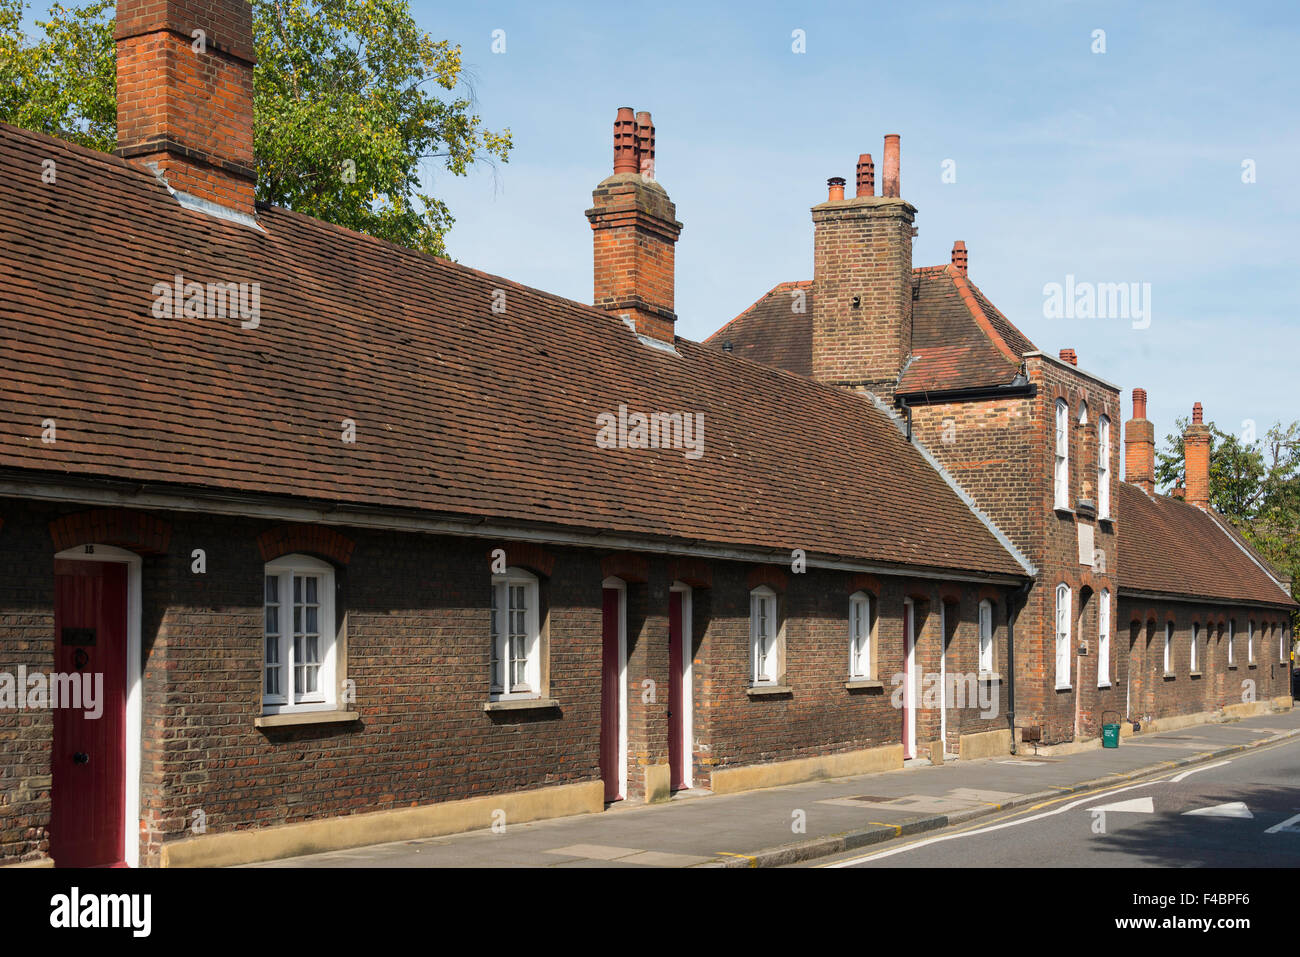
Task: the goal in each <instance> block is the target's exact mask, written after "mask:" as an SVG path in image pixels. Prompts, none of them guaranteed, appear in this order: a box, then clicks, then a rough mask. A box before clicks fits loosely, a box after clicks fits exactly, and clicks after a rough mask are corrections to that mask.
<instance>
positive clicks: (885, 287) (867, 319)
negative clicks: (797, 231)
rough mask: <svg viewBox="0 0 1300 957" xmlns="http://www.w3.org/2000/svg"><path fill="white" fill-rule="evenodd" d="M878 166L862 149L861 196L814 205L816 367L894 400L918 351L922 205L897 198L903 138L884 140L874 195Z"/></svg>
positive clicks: (820, 375) (824, 378)
mask: <svg viewBox="0 0 1300 957" xmlns="http://www.w3.org/2000/svg"><path fill="white" fill-rule="evenodd" d="M874 169H875V168H874V166H873V165H872V163H871V156H870V154H867V153H863V154H862V155H860V156H859V157H858V165H857V184H856V185H857V189H856V193H857V195H855V196H853V197H852V198H838V197H837V196H836V195H835V194H834V193H832V197H831V198H830V199H828V200H827V201H826V202H824V203H821V204H820V205H817V206H814V207H813V209H812V218H813V285H812V301H813V302H814V303H815V304H816V308H815V309H813V310H812V323H813V328H812V340H813V341H812V352H813V355H812V368H813V378H814V379H817V380H819V381H821V382H827V383H831V384H833V385H839V386H843V387H846V388H850V389H866V390H869V391H871V392H874V393H875V394H876V395H877V396H878V397H880V398H881V399H882V400H884V401H886V402H889V401H892V400H893V397H894V389H895V387H896V386H897V384H898V375H899V373H900V371H901V370H902V368H903V363H905V362H906V361H907V357H908V355H909V354H910V353H911V351H912V223H913V220H914V218H915V216H916V207H914V206H912V205H911V204H910V203H907V202H905V201H903V200H902V199H901V198H899V196H898V137H897V136H889V137H886V138H885V168H884V176H885V178H884V191H883V194H882V195H880V196H876V195H874V194H875V172H874ZM891 170H892V172H891ZM890 190H892V191H893V192H892V194H891V193H890Z"/></svg>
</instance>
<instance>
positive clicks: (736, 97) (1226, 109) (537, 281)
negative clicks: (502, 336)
mask: <svg viewBox="0 0 1300 957" xmlns="http://www.w3.org/2000/svg"><path fill="white" fill-rule="evenodd" d="M412 6H413V11H414V14H415V17H416V19H417V21H418V22H419V23H420V25H421V26H422V27H424V28H425V29H426V30H428V31H429V32H430V33H432V34H433V35H434V36H435V37H437V38H441V39H448V40H451V41H453V42H457V43H459V44H461V46H462V47H463V50H464V60H465V63H466V65H467V67H468V68H469V72H470V74H471V75H472V79H473V89H474V93H475V96H476V98H477V102H478V112H479V113H480V114H481V116H482V117H483V120H484V122H485V123H486V125H488V126H489V127H490V128H500V127H505V126H509V127H510V128H511V130H512V131H513V134H514V142H515V149H514V152H513V155H512V156H511V158H510V161H509V163H507V164H499V165H496V166H495V167H492V166H486V165H484V166H480V167H478V168H476V169H475V170H473V171H472V172H471V174H470V175H469V176H468V177H464V178H458V177H454V176H451V175H450V174H446V173H440V172H439V171H438V170H437V169H436V167H435V166H433V165H430V166H429V168H428V171H427V179H428V185H429V187H430V188H431V190H432V192H433V193H434V194H435V195H438V196H440V197H442V198H444V199H446V200H447V201H448V202H449V203H450V205H451V208H452V211H453V212H454V214H455V216H456V217H457V223H456V226H455V228H454V229H453V230H452V232H451V234H450V236H449V240H448V247H449V250H450V252H451V255H452V256H453V257H454V258H456V259H457V260H459V261H460V262H462V263H465V264H467V265H471V266H474V267H476V268H479V269H484V270H487V271H490V272H495V273H500V274H502V275H505V276H507V277H509V278H511V279H514V280H517V281H520V282H525V283H528V284H530V285H534V286H538V287H541V288H543V289H547V290H550V291H552V292H556V293H559V294H561V295H565V296H569V297H571V298H574V299H578V300H581V301H590V298H591V230H590V227H589V226H588V223H587V220H586V218H585V217H584V216H583V211H584V210H585V209H586V208H587V207H588V206H589V205H590V201H591V190H592V188H593V187H594V186H595V185H596V183H598V182H599V181H600V180H601V179H602V178H604V177H605V176H606V175H608V173H609V172H610V170H611V162H612V160H611V152H612V146H611V124H612V122H613V119H614V114H615V111H616V109H617V108H618V107H620V106H631V107H634V108H635V109H637V110H649V111H651V112H652V114H653V116H654V120H655V124H656V132H657V147H658V157H657V174H658V179H659V181H660V183H661V184H662V185H663V186H664V187H665V188H666V189H667V190H668V192H669V195H670V196H671V197H672V199H673V200H674V201H675V202H676V204H677V214H678V219H680V220H681V221H682V222H683V223H684V224H685V226H684V230H683V232H682V236H681V240H680V242H679V243H678V247H677V311H678V314H679V316H680V319H679V322H678V328H679V331H680V333H681V334H683V335H686V336H688V337H691V338H697V339H699V338H703V337H705V336H707V335H708V334H710V333H711V332H713V331H714V330H716V329H717V328H718V327H720V326H721V325H722V324H723V323H725V322H726V321H727V320H729V319H730V318H732V317H733V316H735V315H736V314H737V313H738V312H740V311H741V310H743V309H744V308H746V307H747V306H748V305H749V304H750V303H752V302H753V301H754V300H755V299H757V298H758V297H759V296H761V295H762V294H763V293H764V292H765V291H766V290H767V289H769V288H770V287H771V286H773V285H775V284H776V283H777V282H780V281H784V280H791V279H806V278H811V275H812V226H811V221H810V216H809V208H810V207H811V206H812V205H814V204H815V203H817V202H820V201H822V200H823V199H824V198H825V195H826V188H825V181H826V178H827V177H828V176H833V175H839V176H844V177H846V178H847V179H848V180H849V182H850V184H851V183H852V177H853V169H854V163H855V161H856V158H857V155H858V154H859V153H860V152H870V153H872V154H873V155H874V156H875V158H876V161H877V164H879V162H880V158H881V144H882V139H883V137H884V135H885V134H886V133H898V134H901V136H902V164H903V165H902V194H903V197H904V198H905V199H907V200H909V201H910V202H911V203H912V204H913V205H915V206H916V207H917V208H918V210H919V212H918V215H917V226H918V228H919V230H920V234H919V236H918V237H917V240H916V244H915V263H916V264H917V265H925V264H934V263H941V262H946V261H947V260H948V258H949V251H950V249H951V247H952V242H953V240H955V239H963V240H965V242H966V244H967V245H968V247H969V248H970V274H971V278H972V279H973V280H974V281H975V282H976V283H977V284H978V285H979V286H980V287H981V288H982V289H983V290H984V292H985V293H986V294H987V295H988V296H989V297H990V298H991V299H992V300H993V301H994V302H995V303H996V304H997V305H998V306H999V308H1000V309H1001V310H1002V311H1003V312H1004V313H1006V315H1007V316H1008V317H1009V318H1010V319H1011V320H1012V321H1013V322H1015V323H1016V324H1017V325H1019V326H1020V328H1021V329H1022V330H1023V331H1024V332H1025V333H1026V334H1027V335H1028V336H1029V337H1030V338H1031V339H1033V340H1034V341H1035V342H1036V343H1037V344H1038V346H1039V347H1040V348H1041V349H1043V350H1044V351H1047V352H1050V353H1052V354H1055V353H1056V352H1057V351H1058V350H1059V349H1060V348H1062V347H1065V346H1070V347H1073V348H1074V349H1075V350H1076V351H1077V352H1078V354H1079V361H1080V366H1081V367H1082V368H1084V369H1086V370H1088V371H1090V372H1093V373H1095V374H1097V375H1100V376H1102V377H1103V378H1105V379H1108V380H1109V381H1111V382H1114V383H1116V384H1117V385H1119V386H1120V387H1121V388H1122V389H1123V390H1124V396H1125V406H1124V415H1125V417H1126V418H1127V416H1128V415H1129V412H1130V409H1129V405H1128V394H1129V390H1131V389H1132V388H1133V387H1134V386H1142V387H1145V388H1146V389H1147V391H1148V392H1149V393H1150V417H1151V418H1152V419H1153V420H1154V421H1155V424H1156V431H1157V435H1158V436H1160V437H1162V438H1163V436H1164V434H1165V433H1166V432H1168V431H1169V430H1170V429H1172V427H1173V423H1174V418H1175V416H1176V415H1187V414H1189V413H1190V410H1191V406H1192V403H1193V402H1194V401H1201V402H1202V403H1204V405H1205V409H1206V414H1207V417H1208V418H1211V419H1213V420H1214V421H1215V422H1216V423H1217V424H1218V425H1219V426H1220V427H1221V428H1224V429H1225V430H1228V431H1238V430H1240V429H1241V427H1242V422H1243V421H1244V420H1246V419H1251V420H1254V421H1255V422H1257V423H1258V427H1259V430H1260V432H1261V433H1262V431H1263V430H1264V428H1266V426H1267V425H1268V424H1269V423H1271V422H1273V421H1274V420H1275V419H1282V420H1284V421H1287V422H1289V421H1291V420H1293V419H1297V418H1300V401H1297V389H1296V386H1295V382H1296V379H1297V376H1296V375H1295V366H1296V362H1295V355H1294V350H1295V346H1296V343H1297V339H1298V338H1300V335H1298V333H1300V325H1298V322H1300V320H1298V319H1297V314H1298V311H1300V310H1298V308H1297V307H1298V306H1300V274H1298V271H1297V265H1298V264H1300V228H1297V223H1298V222H1300V218H1298V215H1297V214H1300V185H1297V175H1300V172H1298V171H1300V124H1298V123H1297V122H1296V120H1297V113H1298V110H1297V106H1296V104H1297V103H1298V102H1300V95H1298V94H1300V89H1298V88H1300V68H1297V63H1296V52H1295V51H1296V50H1297V49H1300V42H1298V41H1300V36H1298V34H1300V11H1298V10H1297V9H1296V7H1295V6H1294V5H1291V4H1285V3H1280V4H1255V3H1246V4H1240V3H1238V4H1215V5H1209V4H1198V3H1189V2H1183V3H1141V4H1134V3H1070V2H1061V3H1047V2H1028V0H1024V2H1017V0H1008V2H980V3H939V2H903V3H893V4H863V3H860V2H858V3H820V4H801V3H794V2H786V3H770V2H769V3H761V2H760V3H745V4H717V3H709V2H705V0H697V2H693V3H671V2H668V3H664V2H661V3H654V4H647V5H642V6H632V5H621V4H609V3H574V4H567V5H559V4H536V3H456V4H452V3H434V2H429V0H412ZM497 29H500V30H504V31H505V38H506V52H505V53H504V54H494V53H493V52H492V34H493V31H494V30H497ZM796 29H799V30H803V31H804V33H805V35H806V49H807V52H805V53H802V54H796V53H794V52H792V49H791V44H792V40H791V34H792V31H794V30H796ZM1098 29H1100V30H1104V31H1105V44H1106V52H1105V53H1103V54H1099V53H1094V52H1092V47H1093V45H1094V40H1093V31H1094V30H1098ZM945 160H952V161H953V162H954V163H955V171H956V181H955V182H952V183H945V182H942V181H941V173H942V169H943V166H942V164H943V163H944V161H945ZM1245 160H1253V161H1254V164H1255V170H1256V182H1254V183H1249V184H1248V183H1243V182H1242V163H1243V161H1245ZM850 188H851V186H850ZM1067 275H1072V276H1074V277H1075V280H1076V281H1077V282H1094V283H1100V282H1136V283H1150V287H1151V323H1150V327H1149V328H1146V329H1134V328H1133V324H1132V323H1131V322H1129V321H1127V320H1124V319H1048V318H1044V291H1043V287H1044V285H1045V284H1047V283H1051V282H1058V283H1064V282H1065V278H1066V276H1067Z"/></svg>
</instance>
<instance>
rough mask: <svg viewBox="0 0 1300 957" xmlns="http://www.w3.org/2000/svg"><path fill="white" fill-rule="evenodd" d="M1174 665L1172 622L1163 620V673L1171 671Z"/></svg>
mask: <svg viewBox="0 0 1300 957" xmlns="http://www.w3.org/2000/svg"><path fill="white" fill-rule="evenodd" d="M1173 665H1174V623H1173V622H1172V621H1167V622H1165V674H1171V673H1172V672H1173Z"/></svg>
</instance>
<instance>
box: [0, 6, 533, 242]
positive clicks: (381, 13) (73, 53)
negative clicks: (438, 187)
mask: <svg viewBox="0 0 1300 957" xmlns="http://www.w3.org/2000/svg"><path fill="white" fill-rule="evenodd" d="M25 4H26V0H0V119H3V120H5V121H6V122H10V123H14V124H16V125H18V126H23V127H25V128H27V129H32V130H37V131H39V132H43V133H49V134H52V135H55V136H59V137H62V138H64V139H67V140H71V141H73V142H76V143H80V144H82V145H84V146H89V147H91V148H93V149H99V150H104V151H108V150H111V149H112V148H113V146H114V145H115V142H116V136H117V131H116V111H117V97H116V58H115V49H114V44H113V14H114V5H113V3H112V0H88V2H86V3H83V4H82V5H81V6H74V7H65V6H63V5H62V4H55V5H54V6H52V7H51V8H50V12H49V14H48V19H47V20H43V21H38V24H37V25H38V26H39V27H40V28H41V31H42V34H43V35H42V36H41V37H40V38H39V39H37V40H35V41H30V40H29V39H28V38H27V37H25V36H24V35H23V31H22V15H23V10H24V7H25ZM253 34H254V47H255V51H256V55H257V65H256V67H255V68H254V80H253V90H254V93H253V98H254V110H253V113H254V125H253V150H254V155H255V157H256V163H257V174H258V181H257V198H258V199H259V200H261V201H264V202H271V203H275V204H278V205H281V206H287V207H289V208H290V209H294V210H297V211H299V212H302V213H306V214H308V215H310V216H316V217H318V218H320V219H325V220H328V221H330V222H333V223H337V224H338V225H341V226H347V227H349V228H352V229H356V230H359V231H361V232H365V233H369V234H370V235H372V236H377V237H379V238H382V239H387V240H391V241H392V242H396V243H400V244H402V245H404V246H409V247H411V248H414V249H419V250H421V251H424V252H428V253H432V254H435V255H439V256H442V255H446V247H445V244H444V237H445V235H446V233H447V231H448V230H449V229H450V227H451V225H452V223H453V221H454V220H453V217H452V215H451V212H450V210H449V209H448V208H447V206H446V204H445V203H443V202H442V201H441V200H439V199H437V198H435V197H434V196H432V195H430V194H428V193H426V192H425V191H424V190H423V188H422V186H421V173H422V172H425V173H431V172H432V170H433V168H434V167H439V168H441V169H442V170H445V171H447V172H449V173H451V174H453V175H456V176H463V175H465V174H466V173H467V172H468V170H469V169H470V167H471V166H473V165H474V164H475V163H476V162H480V161H488V162H491V161H492V160H493V159H499V160H500V161H502V162H506V161H508V158H509V153H510V149H511V145H512V144H511V139H510V131H509V130H508V129H507V130H503V131H501V132H492V131H490V130H488V129H486V128H484V126H483V124H482V121H481V120H480V118H479V116H478V115H477V114H476V113H474V112H473V99H472V97H471V96H470V95H469V93H468V88H467V85H466V77H465V71H464V67H463V64H462V62H461V51H460V47H459V46H454V45H452V44H451V43H449V42H447V41H445V40H435V39H433V37H431V36H430V35H429V34H427V33H425V32H424V31H423V30H421V29H420V28H419V26H418V25H417V24H416V23H415V21H414V19H413V18H412V17H411V12H410V7H409V4H408V2H407V0H253Z"/></svg>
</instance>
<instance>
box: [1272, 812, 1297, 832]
mask: <svg viewBox="0 0 1300 957" xmlns="http://www.w3.org/2000/svg"><path fill="white" fill-rule="evenodd" d="M1264 833H1265V834H1300V814H1297V815H1296V816H1295V817H1289V818H1287V819H1286V820H1285V821H1283V822H1282V823H1281V824H1274V825H1273V826H1272V827H1270V828H1269V829H1268V830H1267V831H1265V832H1264Z"/></svg>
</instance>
